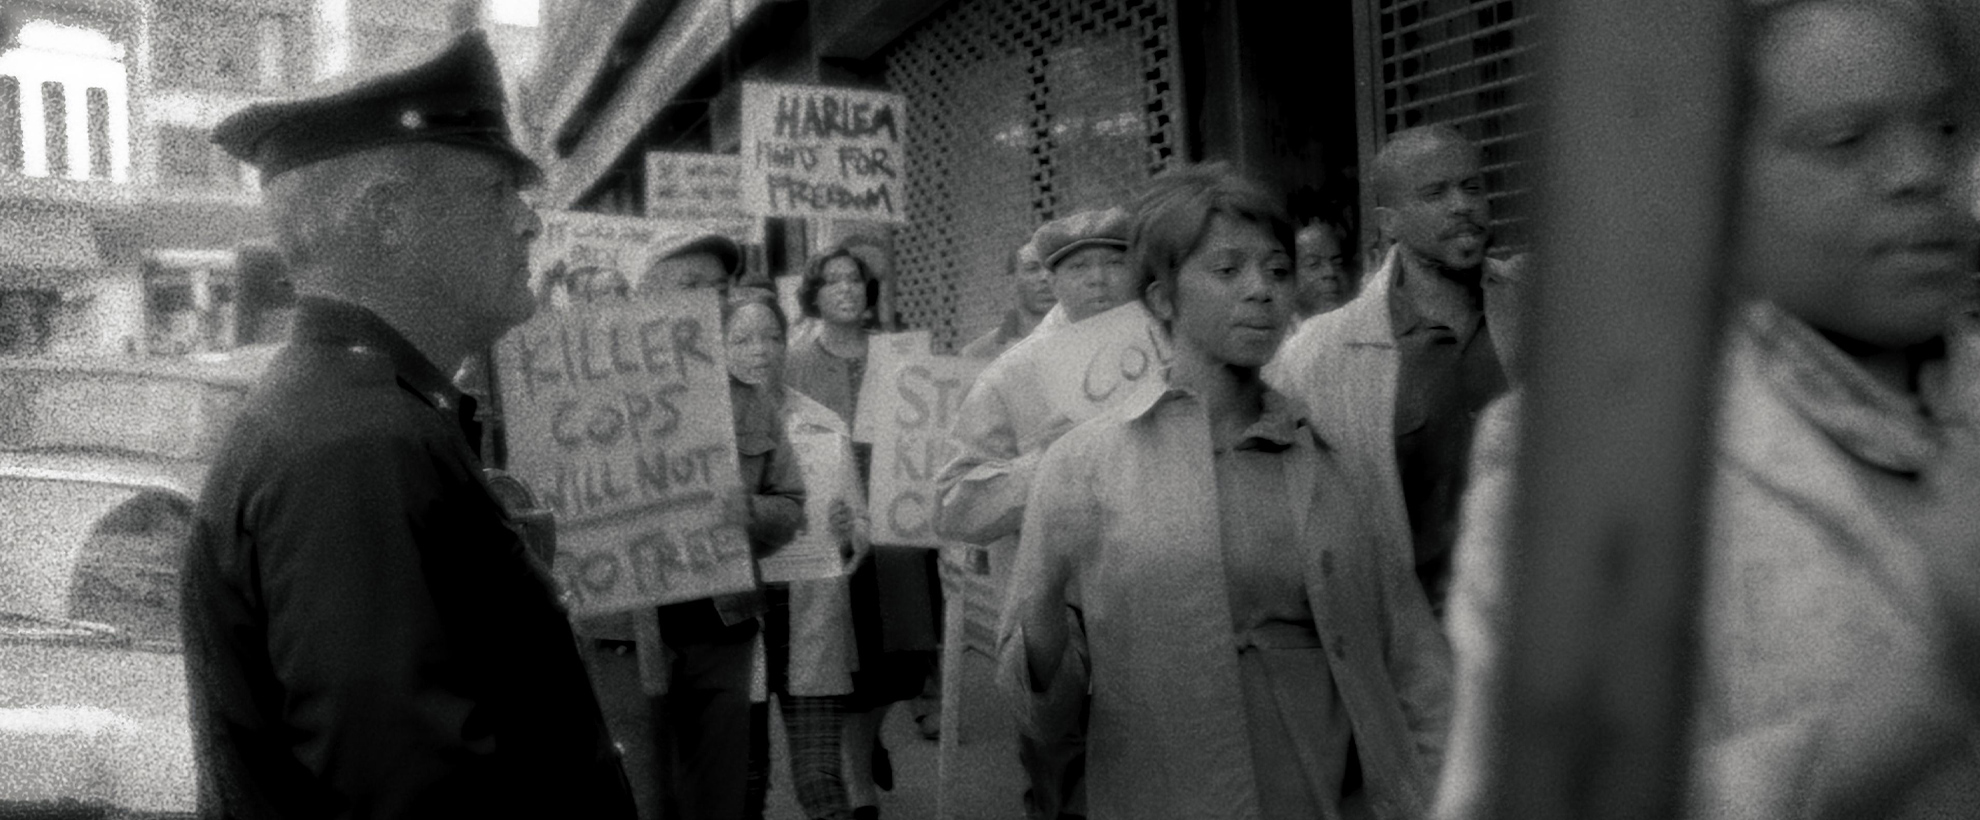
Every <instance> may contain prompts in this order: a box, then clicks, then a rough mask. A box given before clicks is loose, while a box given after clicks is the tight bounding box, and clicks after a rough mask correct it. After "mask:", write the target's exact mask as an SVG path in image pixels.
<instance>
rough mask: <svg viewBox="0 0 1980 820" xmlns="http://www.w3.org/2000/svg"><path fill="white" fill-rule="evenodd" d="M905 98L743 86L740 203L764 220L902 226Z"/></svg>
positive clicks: (846, 91) (879, 93)
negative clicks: (859, 220)
mask: <svg viewBox="0 0 1980 820" xmlns="http://www.w3.org/2000/svg"><path fill="white" fill-rule="evenodd" d="M906 112H907V103H906V98H904V97H902V96H901V95H899V94H892V93H887V92H884V91H864V90H855V89H847V88H829V87H825V86H815V85H788V84H779V83H756V82H746V83H743V92H742V161H743V180H742V187H743V199H744V201H745V202H747V203H748V207H749V210H750V211H751V212H752V213H756V214H759V215H761V216H819V217H857V218H863V219H875V220H883V221H888V222H905V221H907V213H906V211H905V210H904V207H903V205H904V203H903V202H902V199H901V196H902V190H903V184H904V183H905V179H904V177H903V176H902V174H901V172H902V170H903V167H904V166H902V164H901V138H902V136H903V126H904V125H905V124H906Z"/></svg>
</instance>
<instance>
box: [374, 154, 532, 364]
mask: <svg viewBox="0 0 1980 820" xmlns="http://www.w3.org/2000/svg"><path fill="white" fill-rule="evenodd" d="M428 153H429V154H430V155H431V156H430V157H429V158H428V159H429V160H430V163H429V164H426V165H425V167H426V168H427V169H429V173H426V174H423V175H422V178H421V179H420V180H419V181H418V182H417V183H416V184H414V185H410V186H407V187H408V190H409V192H410V193H409V194H408V196H409V197H411V199H412V200H413V209H412V210H413V211H414V212H415V214H414V217H413V218H412V220H411V222H412V224H414V225H416V226H417V229H416V230H414V231H413V232H412V233H413V234H414V235H412V236H409V237H407V244H408V247H409V249H410V250H411V251H412V252H413V253H414V254H415V256H414V258H413V259H411V260H410V263H411V264H412V265H413V266H414V267H413V269H414V270H423V271H427V272H428V273H429V274H430V275H431V276H432V277H433V280H432V281H433V283H434V285H435V286H436V292H435V294H434V295H435V296H436V298H437V300H438V301H441V302H444V303H446V307H447V308H449V309H453V310H457V311H459V312H460V315H462V316H464V317H467V318H468V319H470V320H471V322H472V323H473V324H475V325H477V326H479V327H480V329H482V330H485V331H487V332H488V333H489V335H490V338H491V340H492V339H493V338H494V337H498V336H500V335H501V334H502V333H503V332H505V331H507V330H508V329H509V328H511V327H514V326H516V325H518V324H521V323H523V322H524V321H527V320H528V319H529V317H530V316H531V314H533V313H535V311H536V299H535V298H534V296H533V294H532V293H531V292H530V289H529V243H530V241H531V240H533V239H535V238H536V234H537V232H538V231H539V230H541V228H542V223H541V221H539V220H538V219H537V216H536V212H535V211H534V210H532V209H530V207H529V206H528V205H526V204H524V202H523V200H522V196H521V191H520V188H519V184H518V183H519V180H520V176H519V174H518V172H517V169H516V168H515V167H514V166H513V165H512V164H511V163H510V162H509V161H508V160H505V159H503V158H501V157H498V156H496V155H494V154H490V153H486V152H482V151H474V150H469V149H462V148H454V147H451V146H437V147H435V148H434V149H433V150H431V151H429V152H428Z"/></svg>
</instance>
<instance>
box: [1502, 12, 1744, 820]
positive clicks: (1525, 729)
mask: <svg viewBox="0 0 1980 820" xmlns="http://www.w3.org/2000/svg"><path fill="white" fill-rule="evenodd" d="M1537 22H1538V23H1539V25H1540V31H1539V36H1540V37H1541V38H1542V40H1541V49H1542V52H1541V55H1542V56H1541V59H1540V64H1539V66H1538V71H1537V74H1538V78H1539V83H1538V90H1539V94H1540V98H1539V102H1540V112H1539V114H1540V115H1539V118H1538V119H1539V124H1540V135H1541V140H1540V145H1541V146H1542V152H1543V156H1541V157H1538V158H1537V159H1538V160H1539V167H1540V172H1539V177H1538V179H1539V184H1540V210H1539V216H1540V220H1539V222H1538V225H1537V226H1536V228H1535V229H1534V231H1533V236H1534V238H1535V240H1536V241H1535V243H1534V247H1535V249H1536V250H1537V253H1536V254H1535V258H1534V259H1533V262H1534V264H1536V265H1538V266H1539V267H1538V269H1537V270H1536V271H1535V272H1534V273H1533V275H1532V276H1531V277H1530V279H1531V287H1532V292H1533V293H1534V299H1533V303H1534V306H1535V310H1534V313H1533V316H1532V318H1531V319H1530V320H1529V323H1528V326H1529V328H1530V332H1531V334H1532V337H1531V339H1530V340H1528V343H1526V344H1523V345H1522V346H1521V347H1522V349H1523V350H1526V351H1528V352H1527V353H1525V354H1524V356H1525V358H1527V359H1529V360H1530V362H1531V368H1530V370H1529V371H1528V372H1529V373H1530V374H1531V380H1530V382H1529V383H1528V385H1527V386H1526V391H1527V393H1528V396H1527V397H1526V399H1525V402H1526V417H1525V419H1524V423H1525V424H1526V425H1527V426H1526V427H1525V428H1524V430H1523V432H1522V434H1521V436H1520V439H1521V443H1520V450H1519V455H1518V465H1517V470H1518V473H1517V475H1518V476H1519V477H1520V480H1521V481H1522V484H1521V486H1520V487H1519V488H1518V490H1517V491H1516V498H1515V501H1514V510H1513V515H1514V519H1513V528H1514V529H1513V537H1512V561H1513V566H1512V573H1511V576H1510V590H1509V594H1510V601H1511V605H1512V635H1511V638H1510V640H1509V641H1508V644H1507V652H1508V658H1507V660H1508V667H1507V672H1506V679H1505V680H1506V684H1507V687H1506V689H1505V694H1504V695H1503V697H1502V699H1501V700H1500V702H1498V703H1496V704H1494V708H1495V709H1497V710H1498V714H1499V717H1500V719H1501V723H1500V725H1502V726H1504V727H1506V732H1507V735H1506V748H1508V749H1512V750H1516V751H1514V752H1513V753H1512V754H1509V755H1506V756H1505V758H1504V759H1498V760H1493V761H1490V762H1489V763H1488V766H1489V767H1490V768H1489V769H1488V771H1487V776H1488V778H1489V780H1488V782H1490V783H1492V784H1493V785H1492V787H1491V792H1492V795H1491V798H1490V802H1489V803H1488V805H1489V806H1490V807H1491V811H1490V816H1492V817H1496V818H1514V817H1517V818H1522V820H1553V819H1554V818H1559V819H1560V820H1567V818H1574V819H1575V820H1584V819H1585V818H1666V817H1672V816H1675V815H1677V814H1678V810H1679V806H1680V805H1681V804H1680V802H1679V799H1680V796H1681V790H1682V787H1683V781H1684V776H1685V767H1686V761H1685V756H1684V749H1685V731H1684V726H1685V723H1686V718H1687V717H1688V709H1687V706H1688V704H1689V702H1690V699H1689V697H1688V693H1689V690H1690V688H1691V675H1692V667H1693V663H1692V659H1693V655H1694V641H1693V638H1692V620H1693V610H1694V606H1695V601H1696V598H1697V588H1698V583H1697V573H1698V568H1699V566H1700V556H1699V549H1700V547H1699V545H1700V543H1701V538H1702V532H1703V528H1702V522H1701V516H1702V511H1701V505H1702V502H1703V498H1704V493H1705V490H1704V485H1705V479H1706V477H1707V475H1708V473H1707V472H1706V465H1707V460H1706V453H1707V446H1708V444H1709V441H1710V438H1709V436H1710V430H1709V418H1710V415H1709V410H1710V406H1711V401H1712V397H1713V389H1712V388H1713V383H1712V382H1713V376H1714V373H1715V371H1716V367H1715V363H1716V359H1715V357H1716V350H1717V341H1718V328H1719V316H1720V312H1721V306H1720V295H1721V291H1722V290H1723V289H1724V283H1725V282H1727V281H1728V268H1729V265H1730V263H1729V257H1728V253H1727V252H1728V250H1729V248H1730V246H1731V238H1732V233H1733V209H1732V203H1733V202H1734V201H1735V193H1736V192H1735V191H1734V190H1733V189H1732V186H1733V184H1734V182H1733V181H1734V180H1736V179H1737V176H1736V170H1737V168H1738V155H1737V152H1736V150H1735V148H1736V146H1737V145H1738V144H1739V134H1740V123H1739V119H1738V103H1739V101H1740V99H1741V93H1742V92H1741V87H1742V86H1741V81H1740V77H1741V74H1740V72H1742V71H1743V70H1744V69H1743V67H1742V64H1741V61H1740V60H1738V59H1737V55H1736V54H1735V53H1734V45H1735V43H1736V42H1737V41H1738V40H1737V29H1736V26H1737V25H1738V22H1737V19H1736V16H1735V7H1734V4H1731V3H1726V2H1669V3H1645V2H1642V0H1574V2H1551V3H1547V4H1546V5H1545V6H1543V7H1542V8H1541V13H1540V15H1539V17H1538V20H1537Z"/></svg>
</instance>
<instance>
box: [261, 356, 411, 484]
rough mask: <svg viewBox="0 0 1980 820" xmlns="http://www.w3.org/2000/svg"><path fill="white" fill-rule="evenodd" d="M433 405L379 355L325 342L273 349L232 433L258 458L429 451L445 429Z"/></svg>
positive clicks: (284, 458)
mask: <svg viewBox="0 0 1980 820" xmlns="http://www.w3.org/2000/svg"><path fill="white" fill-rule="evenodd" d="M446 432H447V431H446V426H445V424H444V420H443V419H442V417H441V415H440V413H439V411H438V410H436V409H434V408H433V407H431V406H429V405H428V404H426V402H425V400H424V399H422V398H421V397H419V396H418V395H416V394H414V393H413V392H412V390H411V389H410V388H407V387H406V386H404V385H403V384H401V383H400V381H399V378H398V374H397V370H396V369H395V368H394V367H393V365H392V363H391V361H390V360H389V359H386V358H385V357H384V356H382V355H379V354H375V353H369V352H364V351H353V350H348V349H344V348H339V347H332V346H324V345H292V346H290V347H289V348H288V349H286V350H284V351H283V352H282V353H280V354H278V355H277V356H276V358H275V360H274V361H273V362H271V363H270V365H269V369H268V371H267V372H266V374H264V376H263V378H262V380H261V382H260V383H259V384H257V385H256V387H255V389H254V391H253V392H252V393H251V395H250V398H249V402H248V406H247V408H246V409H245V411H244V413H243V414H242V418H241V422H240V424H239V426H238V427H237V429H236V433H237V434H238V435H241V436H246V437H251V438H254V439H256V440H258V441H260V442H262V443H264V444H266V445H270V446H265V447H260V448H257V449H256V452H257V453H258V454H259V455H260V457H262V458H266V459H275V460H278V461H280V460H301V461H303V462H304V466H307V461H308V460H310V459H320V458H324V457H327V456H335V455H336V454H337V453H338V452H340V451H347V450H348V448H350V447H351V446H352V445H353V444H354V443H358V442H370V446H368V447H366V448H363V449H368V450H375V449H376V448H377V447H380V446H385V447H405V448H409V449H410V448H417V449H431V448H433V447H434V446H435V445H437V444H438V443H439V439H441V438H443V437H444V435H445V433H446Z"/></svg>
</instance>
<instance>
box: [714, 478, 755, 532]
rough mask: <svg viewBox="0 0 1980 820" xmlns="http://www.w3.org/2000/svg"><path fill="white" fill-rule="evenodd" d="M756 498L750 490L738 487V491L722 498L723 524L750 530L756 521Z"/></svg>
mask: <svg viewBox="0 0 1980 820" xmlns="http://www.w3.org/2000/svg"><path fill="white" fill-rule="evenodd" d="M755 501H756V499H754V498H752V497H751V496H750V493H749V491H748V490H745V489H743V488H741V487H737V488H736V491H735V492H733V493H730V494H729V495H728V496H726V497H724V498H723V499H722V524H723V526H728V527H735V528H737V529H740V530H744V531H748V530H749V525H750V524H752V523H755V521H756V503H755Z"/></svg>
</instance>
